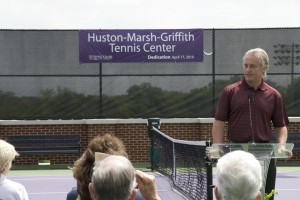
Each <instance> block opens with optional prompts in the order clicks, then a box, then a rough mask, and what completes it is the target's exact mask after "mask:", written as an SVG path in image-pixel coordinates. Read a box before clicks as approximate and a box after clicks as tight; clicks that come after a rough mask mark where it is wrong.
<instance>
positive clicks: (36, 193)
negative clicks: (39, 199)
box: [28, 192, 68, 195]
mask: <svg viewBox="0 0 300 200" xmlns="http://www.w3.org/2000/svg"><path fill="white" fill-rule="evenodd" d="M67 193H68V192H29V193H28V195H41V194H47V195H49V194H67Z"/></svg>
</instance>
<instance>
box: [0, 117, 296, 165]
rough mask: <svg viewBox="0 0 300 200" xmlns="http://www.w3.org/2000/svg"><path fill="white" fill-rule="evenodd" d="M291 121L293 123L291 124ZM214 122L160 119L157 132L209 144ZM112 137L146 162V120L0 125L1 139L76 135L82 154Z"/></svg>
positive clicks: (66, 159)
mask: <svg viewBox="0 0 300 200" xmlns="http://www.w3.org/2000/svg"><path fill="white" fill-rule="evenodd" d="M292 121H293V120H292ZM294 121H295V122H291V123H290V125H289V127H288V130H289V131H290V132H300V120H299V122H297V121H298V119H297V120H294ZM212 122H213V119H165V120H164V119H161V126H160V130H161V131H162V132H164V133H166V134H167V135H169V136H170V137H172V138H175V139H181V140H212V137H211V130H212ZM105 133H110V134H113V135H115V136H117V137H119V138H120V139H121V140H123V142H124V144H125V146H126V149H127V152H128V155H129V158H130V160H132V162H148V161H149V156H148V153H149V145H150V139H149V137H148V131H147V120H146V119H128V120H117V119H116V120H113V119H112V120H105V119H103V120H66V121H64V120H57V121H56V120H53V121H52V120H51V121H47V120H45V121H0V138H1V139H4V140H5V139H6V137H7V136H10V135H58V134H64V135H67V134H70V135H73V134H79V135H80V138H81V145H80V147H81V153H82V152H83V150H84V149H85V148H86V146H87V144H88V142H89V141H90V140H91V139H92V138H93V137H94V136H96V135H98V134H100V135H103V134H105ZM76 159H78V155H71V154H50V155H21V156H19V157H18V158H16V160H15V164H16V165H26V164H37V163H38V161H39V160H51V163H52V164H69V165H72V163H73V162H74V161H75V160H76ZM292 160H295V161H296V160H297V161H300V154H299V153H294V157H293V158H292Z"/></svg>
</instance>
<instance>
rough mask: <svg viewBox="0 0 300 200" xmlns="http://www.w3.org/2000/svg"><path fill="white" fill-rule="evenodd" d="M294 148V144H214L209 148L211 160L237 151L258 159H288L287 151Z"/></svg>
mask: <svg viewBox="0 0 300 200" xmlns="http://www.w3.org/2000/svg"><path fill="white" fill-rule="evenodd" d="M293 148H294V144H293V143H286V144H278V143H223V144H213V145H212V146H211V147H209V149H208V152H209V154H210V156H211V158H220V157H221V156H223V155H224V154H226V153H228V152H231V151H235V150H243V151H246V152H249V153H252V154H253V155H254V156H255V157H256V158H264V157H267V158H287V157H288V155H287V153H286V151H285V150H288V151H292V150H293Z"/></svg>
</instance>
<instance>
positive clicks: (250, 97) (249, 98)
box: [248, 94, 255, 145]
mask: <svg viewBox="0 0 300 200" xmlns="http://www.w3.org/2000/svg"><path fill="white" fill-rule="evenodd" d="M251 100H252V95H251V94H249V96H248V104H249V115H250V126H251V133H252V135H251V136H252V141H251V143H250V144H251V145H254V144H255V141H254V130H253V124H252V111H251Z"/></svg>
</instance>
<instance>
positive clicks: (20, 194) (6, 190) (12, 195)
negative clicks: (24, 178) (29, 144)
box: [0, 140, 28, 200]
mask: <svg viewBox="0 0 300 200" xmlns="http://www.w3.org/2000/svg"><path fill="white" fill-rule="evenodd" d="M16 156H19V154H18V153H17V152H16V150H15V147H14V146H13V145H11V144H9V143H7V142H5V141H4V140H0V170H1V174H0V199H3V200H28V194H27V191H26V189H25V187H24V186H23V185H22V184H20V183H17V182H14V181H11V180H9V179H7V177H6V175H7V174H8V172H9V171H10V168H11V166H12V161H13V160H14V159H15V157H16Z"/></svg>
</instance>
